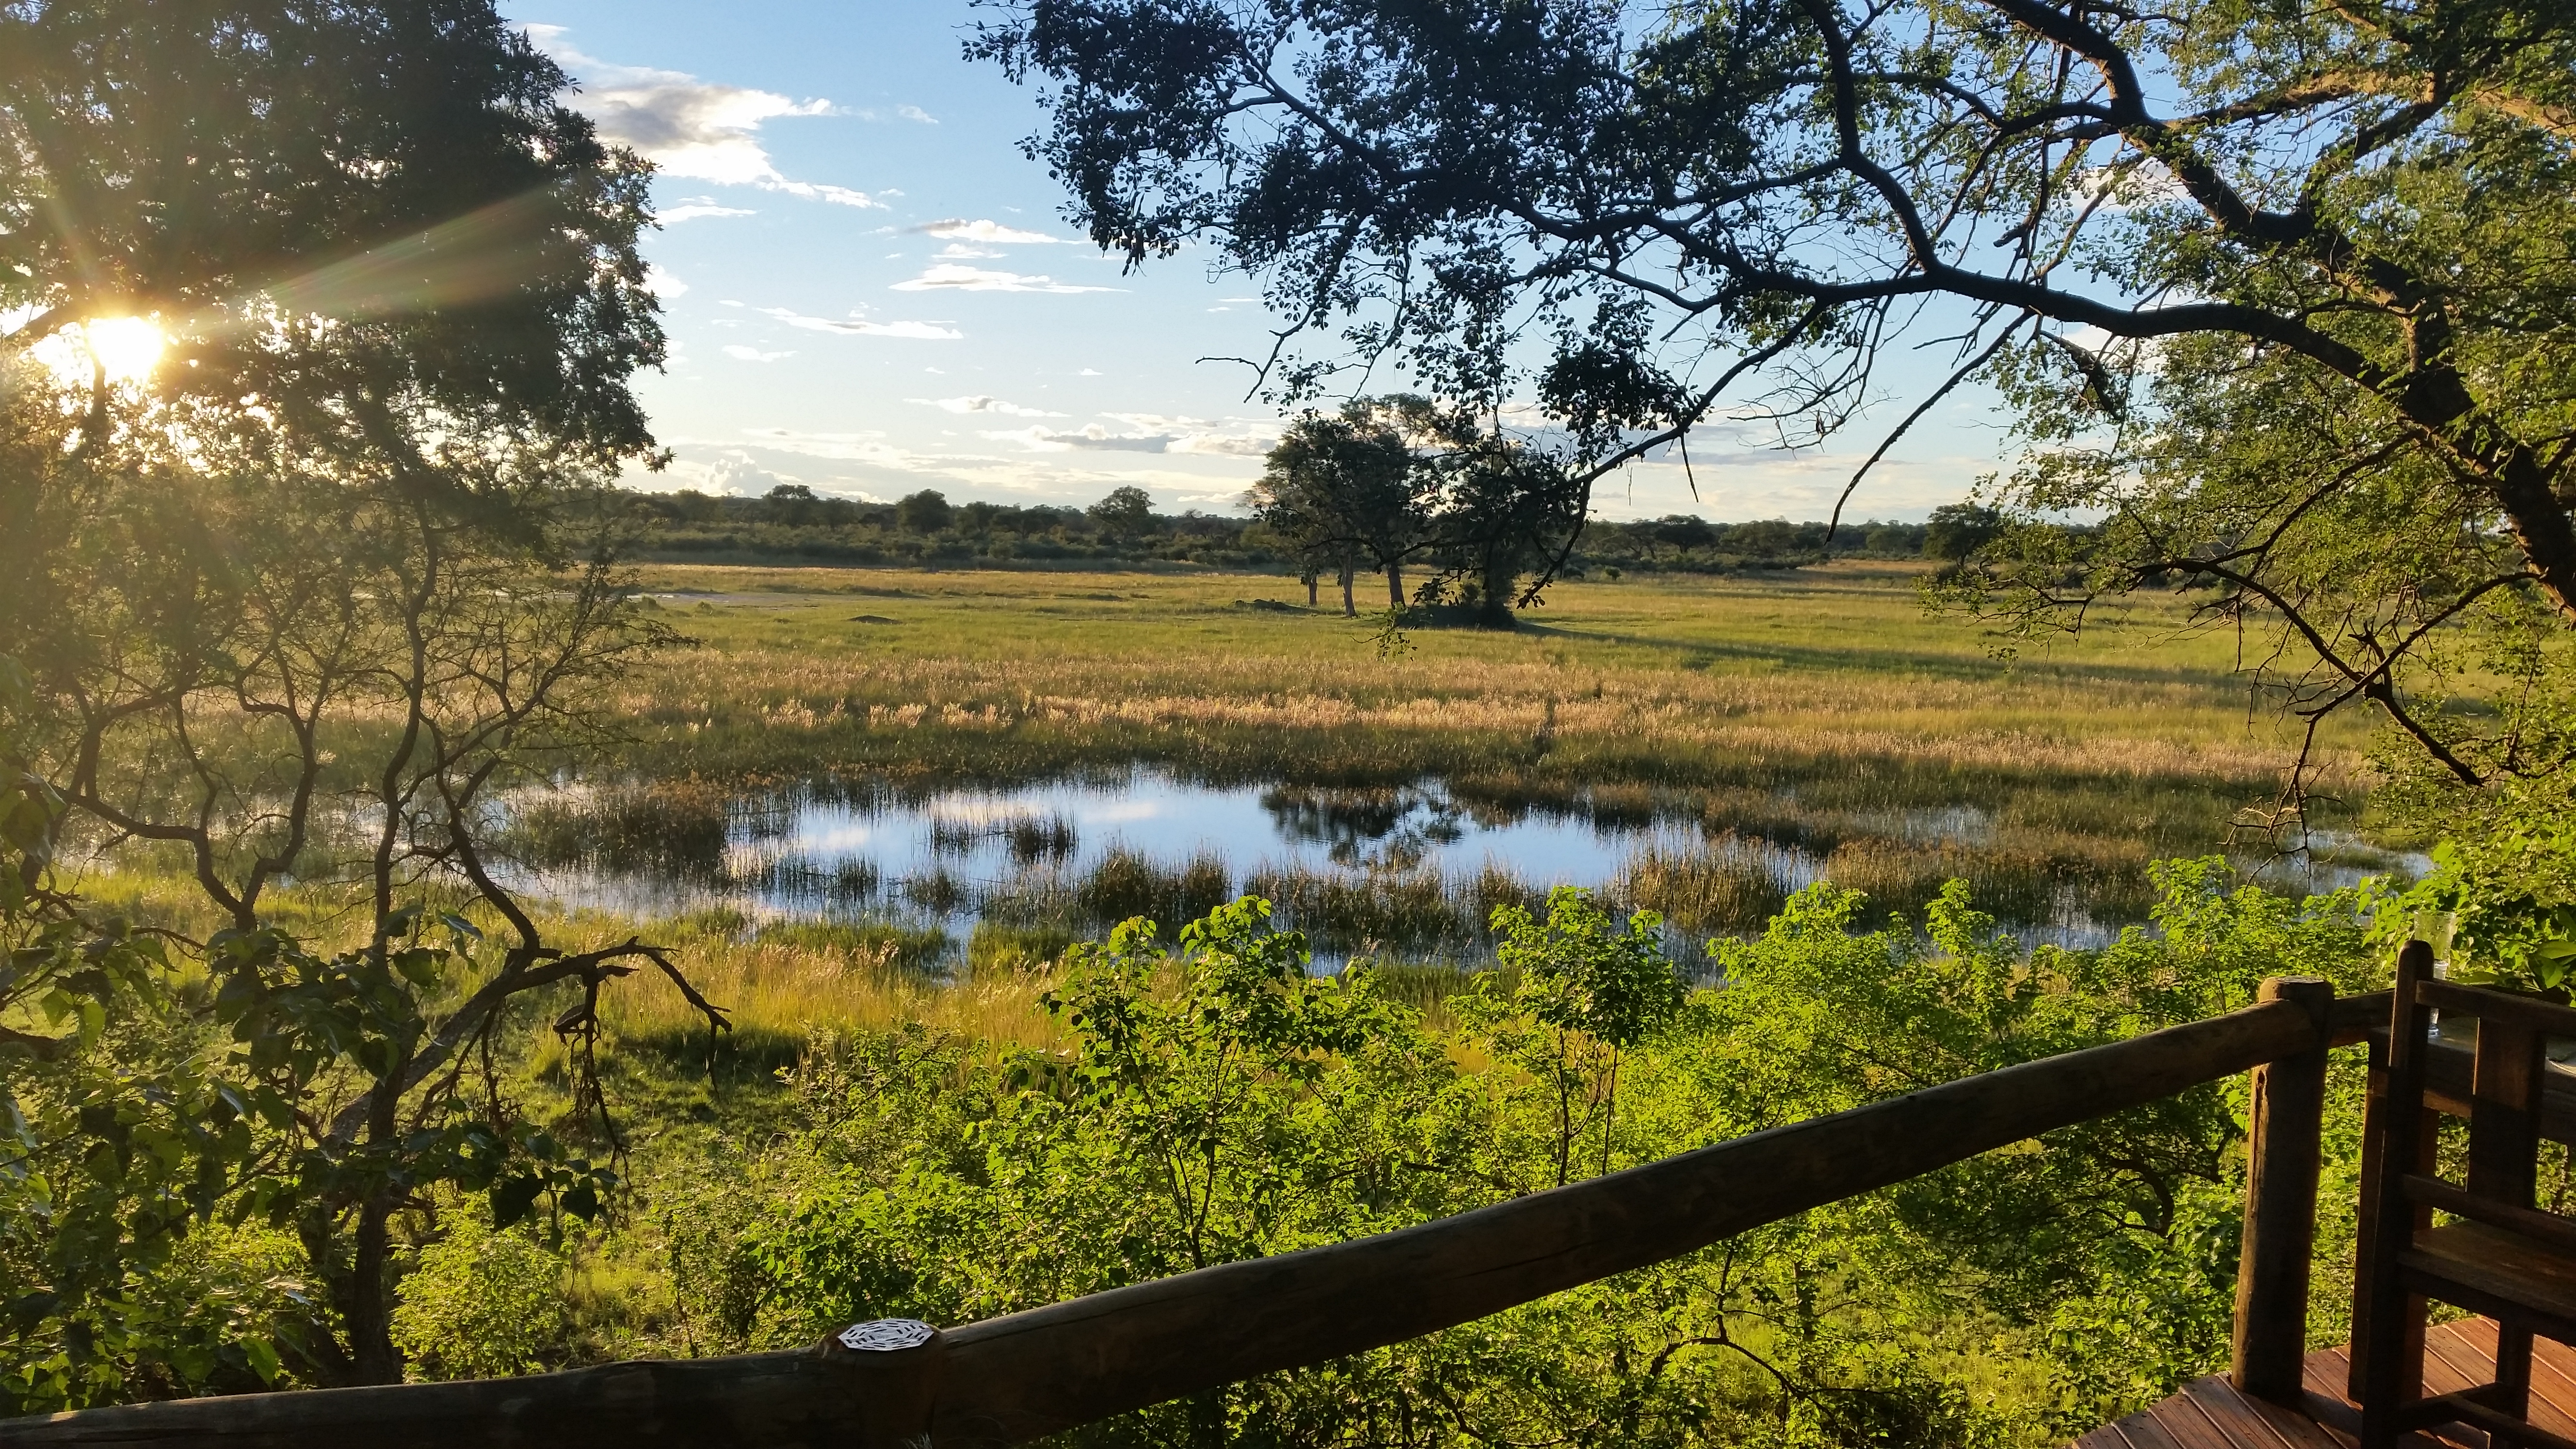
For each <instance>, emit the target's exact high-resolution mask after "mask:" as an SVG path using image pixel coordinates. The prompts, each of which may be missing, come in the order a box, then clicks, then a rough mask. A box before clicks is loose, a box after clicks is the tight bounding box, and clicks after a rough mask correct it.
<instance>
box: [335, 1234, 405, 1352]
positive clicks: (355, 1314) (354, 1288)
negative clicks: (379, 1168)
mask: <svg viewBox="0 0 2576 1449" xmlns="http://www.w3.org/2000/svg"><path fill="white" fill-rule="evenodd" d="M392 1218H393V1207H392V1205H391V1204H390V1203H385V1202H380V1201H377V1200H374V1199H370V1200H369V1201H368V1202H367V1203H366V1204H365V1205H364V1206H363V1207H361V1208H359V1209H358V1235H357V1236H358V1241H357V1252H356V1254H355V1259H354V1261H353V1262H352V1263H351V1264H350V1267H351V1269H352V1270H353V1271H352V1273H351V1275H350V1282H349V1322H348V1333H349V1360H350V1367H351V1369H352V1375H351V1376H352V1377H353V1378H355V1379H356V1380H357V1382H359V1383H361V1384H398V1383H401V1382H402V1378H403V1368H402V1355H401V1354H399V1353H396V1352H395V1351H394V1338H393V1305H392V1303H391V1302H390V1301H389V1299H390V1296H391V1295H390V1294H389V1293H388V1292H387V1288H386V1281H385V1280H386V1276H387V1274H386V1270H387V1269H388V1268H389V1267H390V1266H391V1259H392V1257H393V1234H392V1232H391V1227H392Z"/></svg>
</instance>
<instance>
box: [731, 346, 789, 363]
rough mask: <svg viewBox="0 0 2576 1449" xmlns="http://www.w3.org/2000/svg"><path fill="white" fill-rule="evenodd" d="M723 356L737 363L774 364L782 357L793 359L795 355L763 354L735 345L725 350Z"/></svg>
mask: <svg viewBox="0 0 2576 1449" xmlns="http://www.w3.org/2000/svg"><path fill="white" fill-rule="evenodd" d="M724 355H725V356H727V357H730V358H732V359H734V360H735V361H737V362H776V361H777V360H778V359H780V358H782V357H794V356H795V355H796V354H795V353H793V352H763V351H761V350H760V349H759V348H757V347H744V346H742V345H740V344H738V343H737V344H734V345H732V346H728V347H727V348H725V350H724Z"/></svg>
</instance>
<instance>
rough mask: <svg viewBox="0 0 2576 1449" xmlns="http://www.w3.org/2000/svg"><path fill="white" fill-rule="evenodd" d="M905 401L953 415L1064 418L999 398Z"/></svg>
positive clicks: (1060, 415) (908, 399)
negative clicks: (984, 414) (975, 414)
mask: <svg viewBox="0 0 2576 1449" xmlns="http://www.w3.org/2000/svg"><path fill="white" fill-rule="evenodd" d="M904 401H905V402H910V403H920V404H921V405H922V406H924V407H934V408H938V409H939V410H941V411H942V412H951V413H999V414H1001V415H1002V416H1004V417H1013V418H1060V417H1063V416H1064V414H1062V413H1051V412H1048V411H1047V410H1046V409H1044V408H1030V407H1022V406H1020V405H1019V404H1018V403H1008V402H1004V401H1002V400H1001V399H1000V398H997V397H984V396H981V395H978V396H975V397H908V398H905V399H904Z"/></svg>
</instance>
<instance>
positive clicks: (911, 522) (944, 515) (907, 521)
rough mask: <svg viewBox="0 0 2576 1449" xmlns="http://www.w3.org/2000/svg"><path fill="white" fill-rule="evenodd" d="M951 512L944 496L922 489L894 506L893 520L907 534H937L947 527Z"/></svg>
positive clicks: (931, 490)
mask: <svg viewBox="0 0 2576 1449" xmlns="http://www.w3.org/2000/svg"><path fill="white" fill-rule="evenodd" d="M952 512H953V510H951V509H950V508H949V506H948V497H947V495H946V494H943V493H941V492H939V491H938V490H937V489H935V488H924V489H922V490H921V491H920V492H918V493H913V494H908V495H906V496H905V497H904V498H903V499H902V500H900V501H899V502H897V503H896V504H895V506H894V519H895V522H896V523H898V524H900V525H902V527H903V529H904V530H905V531H906V532H908V533H939V532H942V531H944V530H946V528H947V527H948V521H949V518H950V516H951V514H952Z"/></svg>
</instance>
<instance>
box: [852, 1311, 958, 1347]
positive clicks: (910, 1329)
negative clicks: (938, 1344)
mask: <svg viewBox="0 0 2576 1449" xmlns="http://www.w3.org/2000/svg"><path fill="white" fill-rule="evenodd" d="M936 1332H938V1330H937V1329H935V1328H932V1327H931V1326H930V1325H929V1324H927V1323H924V1322H922V1321H921V1320H920V1319H917V1318H871V1319H869V1320H868V1321H867V1322H865V1323H853V1324H851V1325H850V1326H849V1327H847V1328H844V1329H842V1330H841V1331H840V1333H839V1335H838V1337H839V1338H840V1340H841V1347H843V1348H847V1349H852V1350H855V1351H857V1352H859V1353H896V1352H899V1351H901V1350H903V1349H907V1348H919V1347H921V1346H922V1345H923V1344H925V1343H928V1342H930V1336H931V1335H932V1334H934V1333H936Z"/></svg>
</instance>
